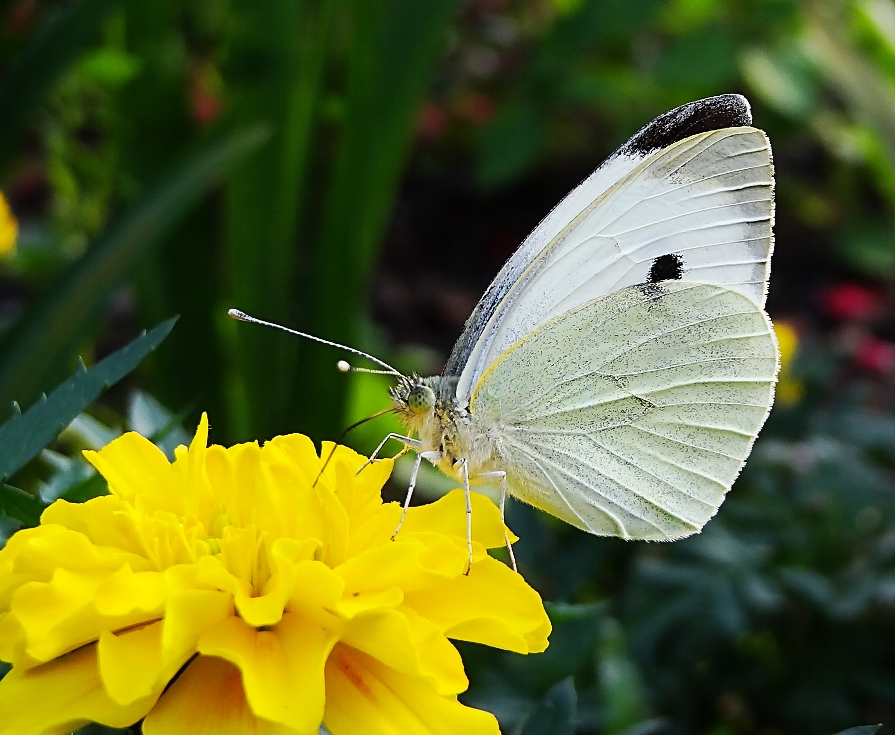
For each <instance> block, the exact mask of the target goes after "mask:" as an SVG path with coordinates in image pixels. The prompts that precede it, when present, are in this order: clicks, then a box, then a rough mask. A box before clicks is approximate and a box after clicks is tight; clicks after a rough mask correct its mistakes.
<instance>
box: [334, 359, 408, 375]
mask: <svg viewBox="0 0 895 735" xmlns="http://www.w3.org/2000/svg"><path fill="white" fill-rule="evenodd" d="M336 370H338V371H339V372H340V373H369V374H370V375H394V373H393V372H392V371H391V370H370V369H369V368H362V367H357V366H355V365H352V364H351V363H350V362H346V361H345V360H339V361H338V362H337V363H336Z"/></svg>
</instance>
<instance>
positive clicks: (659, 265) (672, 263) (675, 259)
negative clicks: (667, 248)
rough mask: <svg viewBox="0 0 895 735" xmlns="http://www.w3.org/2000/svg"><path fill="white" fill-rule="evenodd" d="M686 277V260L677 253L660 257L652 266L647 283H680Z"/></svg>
mask: <svg viewBox="0 0 895 735" xmlns="http://www.w3.org/2000/svg"><path fill="white" fill-rule="evenodd" d="M683 276H684V259H683V258H682V257H681V256H680V255H678V254H677V253H669V254H668V255H660V256H659V257H658V258H656V259H655V260H654V261H653V264H652V265H651V266H650V269H649V275H648V276H647V279H646V280H647V283H658V282H659V281H679V280H681V278H683Z"/></svg>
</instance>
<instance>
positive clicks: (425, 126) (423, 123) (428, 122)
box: [416, 102, 448, 140]
mask: <svg viewBox="0 0 895 735" xmlns="http://www.w3.org/2000/svg"><path fill="white" fill-rule="evenodd" d="M447 123H448V119H447V113H446V112H445V111H444V110H443V109H442V108H441V107H440V106H439V105H436V104H435V103H434V102H427V103H426V106H425V107H423V109H422V110H420V116H419V119H418V120H417V122H416V129H417V132H418V133H419V136H420V137H421V138H424V139H426V140H436V139H437V138H440V137H441V135H442V133H444V130H445V128H446V127H447Z"/></svg>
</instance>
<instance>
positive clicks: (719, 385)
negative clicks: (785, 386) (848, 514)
mask: <svg viewBox="0 0 895 735" xmlns="http://www.w3.org/2000/svg"><path fill="white" fill-rule="evenodd" d="M776 374H777V346H776V340H775V338H774V335H773V330H772V327H771V325H770V322H769V320H768V318H767V316H766V315H765V314H764V312H763V311H762V309H761V308H760V307H758V305H757V304H755V303H754V302H753V301H752V300H751V299H749V298H748V297H746V296H744V295H743V294H742V293H740V292H738V291H735V290H732V289H729V288H725V287H723V286H717V285H713V284H699V283H691V282H675V281H664V282H660V283H657V284H646V285H642V286H634V287H629V288H626V289H623V290H621V291H618V292H615V293H613V294H610V295H608V296H605V297H603V298H600V299H597V300H595V301H592V302H590V303H588V304H586V305H584V306H582V307H579V308H577V309H574V310H572V311H570V312H568V313H565V314H563V315H561V316H559V317H557V318H555V319H554V320H552V321H550V322H548V323H547V324H546V325H543V326H542V327H539V328H538V329H537V330H536V331H535V332H534V333H532V334H530V335H528V336H527V337H526V338H525V339H524V340H521V341H520V342H518V343H517V344H515V345H514V346H512V347H511V348H510V349H508V350H506V351H505V352H504V354H503V355H502V356H501V357H500V358H499V359H498V360H497V361H496V362H494V363H493V364H492V365H491V366H490V367H489V368H488V370H487V372H486V373H485V374H484V375H483V377H482V379H481V380H480V381H479V383H478V385H477V387H476V391H475V394H474V395H473V397H472V403H471V405H470V410H471V411H472V412H473V414H474V415H475V416H476V420H477V422H479V423H480V425H482V426H485V427H488V428H489V430H490V431H491V432H493V435H494V436H495V437H496V439H497V442H498V444H499V446H501V448H502V449H501V454H502V457H503V460H504V463H503V464H504V467H505V469H506V471H507V473H508V482H509V486H510V488H511V492H513V494H514V495H516V496H517V497H519V498H521V499H522V500H524V501H526V502H529V503H531V504H533V505H535V506H537V507H539V508H542V509H543V510H546V511H548V512H550V513H552V514H553V515H556V516H558V517H560V518H562V519H564V520H566V521H568V522H569V523H571V524H573V525H575V526H578V527H579V528H583V529H585V530H588V531H590V532H591V533H596V534H600V535H611V536H621V537H623V538H639V539H654V540H669V539H674V538H679V537H682V536H687V535H689V534H691V533H695V532H697V531H699V530H700V529H701V528H702V526H703V525H704V524H705V523H706V521H708V519H709V518H711V517H712V516H713V515H714V514H715V512H716V510H717V509H718V506H719V505H720V504H721V501H722V500H723V499H724V496H725V494H726V492H727V491H728V490H729V489H730V486H731V485H732V483H733V481H734V479H735V478H736V476H737V474H738V473H739V471H740V469H741V467H742V465H743V463H744V462H745V459H746V457H747V456H748V454H749V451H750V449H751V446H752V442H753V441H754V438H755V436H756V435H757V433H758V431H759V429H760V428H761V426H762V424H763V423H764V421H765V418H766V417H767V414H768V411H769V410H770V406H771V402H772V399H773V390H774V383H775V381H776Z"/></svg>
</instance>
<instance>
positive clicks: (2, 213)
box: [0, 194, 19, 255]
mask: <svg viewBox="0 0 895 735" xmlns="http://www.w3.org/2000/svg"><path fill="white" fill-rule="evenodd" d="M18 235H19V223H18V222H17V221H16V218H15V215H13V213H12V210H11V209H10V208H9V204H8V203H7V202H6V198H5V197H4V196H3V195H2V194H0V255H3V254H4V253H8V252H9V251H10V250H12V249H13V248H14V247H15V244H16V237H18Z"/></svg>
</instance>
